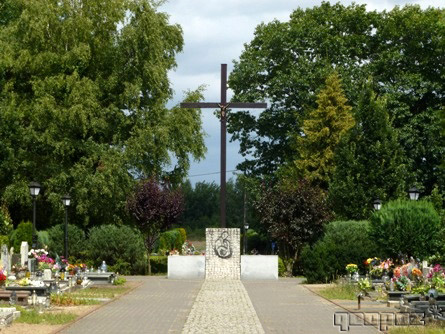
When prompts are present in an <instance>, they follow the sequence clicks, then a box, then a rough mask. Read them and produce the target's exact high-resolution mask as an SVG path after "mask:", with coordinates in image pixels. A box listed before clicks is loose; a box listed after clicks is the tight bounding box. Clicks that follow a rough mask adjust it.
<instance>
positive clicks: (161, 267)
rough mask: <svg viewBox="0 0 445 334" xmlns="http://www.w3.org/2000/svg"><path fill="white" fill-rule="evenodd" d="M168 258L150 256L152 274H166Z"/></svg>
mask: <svg viewBox="0 0 445 334" xmlns="http://www.w3.org/2000/svg"><path fill="white" fill-rule="evenodd" d="M167 259H168V256H165V255H157V256H150V264H151V273H152V274H166V273H167V267H168V260H167Z"/></svg>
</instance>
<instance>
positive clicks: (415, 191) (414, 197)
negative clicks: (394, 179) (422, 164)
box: [408, 187, 420, 201]
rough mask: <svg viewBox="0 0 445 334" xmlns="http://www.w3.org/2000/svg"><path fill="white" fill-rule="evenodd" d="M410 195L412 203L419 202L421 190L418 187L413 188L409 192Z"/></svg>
mask: <svg viewBox="0 0 445 334" xmlns="http://www.w3.org/2000/svg"><path fill="white" fill-rule="evenodd" d="M408 194H409V198H410V199H411V200H412V201H417V200H418V199H419V194H420V192H419V190H418V189H417V188H416V187H412V188H410V190H408Z"/></svg>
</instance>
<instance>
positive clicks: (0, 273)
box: [0, 269, 7, 285]
mask: <svg viewBox="0 0 445 334" xmlns="http://www.w3.org/2000/svg"><path fill="white" fill-rule="evenodd" d="M6 279H7V273H6V271H5V270H3V269H0V285H5V282H6Z"/></svg>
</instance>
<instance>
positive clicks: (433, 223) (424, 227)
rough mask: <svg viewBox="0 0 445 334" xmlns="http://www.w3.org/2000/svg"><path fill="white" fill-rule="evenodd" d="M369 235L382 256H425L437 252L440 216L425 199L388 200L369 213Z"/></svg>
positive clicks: (439, 238)
mask: <svg viewBox="0 0 445 334" xmlns="http://www.w3.org/2000/svg"><path fill="white" fill-rule="evenodd" d="M371 236H372V237H373V239H374V240H375V242H376V244H377V245H378V246H379V248H380V249H381V250H382V252H383V255H384V256H385V257H392V258H397V257H399V256H401V255H403V256H413V257H415V258H421V259H423V258H425V257H427V256H431V255H434V254H435V253H436V252H439V251H440V248H441V245H442V244H443V243H444V233H443V228H442V225H441V222H440V217H439V214H438V213H437V211H436V210H435V209H434V206H433V204H432V203H430V202H427V201H411V200H397V201H391V202H389V203H387V204H386V205H385V206H383V207H382V209H381V210H380V211H376V212H374V214H373V215H372V216H371Z"/></svg>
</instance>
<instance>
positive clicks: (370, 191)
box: [329, 82, 408, 219]
mask: <svg viewBox="0 0 445 334" xmlns="http://www.w3.org/2000/svg"><path fill="white" fill-rule="evenodd" d="M355 119H356V123H355V126H354V127H353V128H352V129H351V130H350V131H349V132H348V134H347V135H346V136H345V137H344V138H343V140H342V141H341V142H340V144H339V146H338V150H337V151H336V155H335V164H336V169H335V173H334V175H333V179H332V181H331V184H330V187H329V200H330V202H331V204H332V206H333V209H334V211H335V213H336V214H337V216H338V217H339V218H344V219H364V218H367V217H368V216H369V213H370V211H371V210H372V202H373V200H374V199H375V198H380V199H381V200H384V201H388V200H390V199H395V198H397V197H400V196H404V195H405V194H406V189H405V187H406V180H407V178H408V175H407V171H406V159H405V157H404V154H403V150H402V149H401V146H400V144H399V142H398V139H397V135H396V132H395V131H394V129H393V128H392V126H391V122H390V120H389V116H388V112H387V108H386V101H385V99H384V98H377V97H376V95H375V93H374V91H373V89H372V86H371V83H370V82H368V83H367V84H365V86H364V87H363V90H362V94H361V96H360V99H359V103H358V106H357V109H356V111H355Z"/></svg>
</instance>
